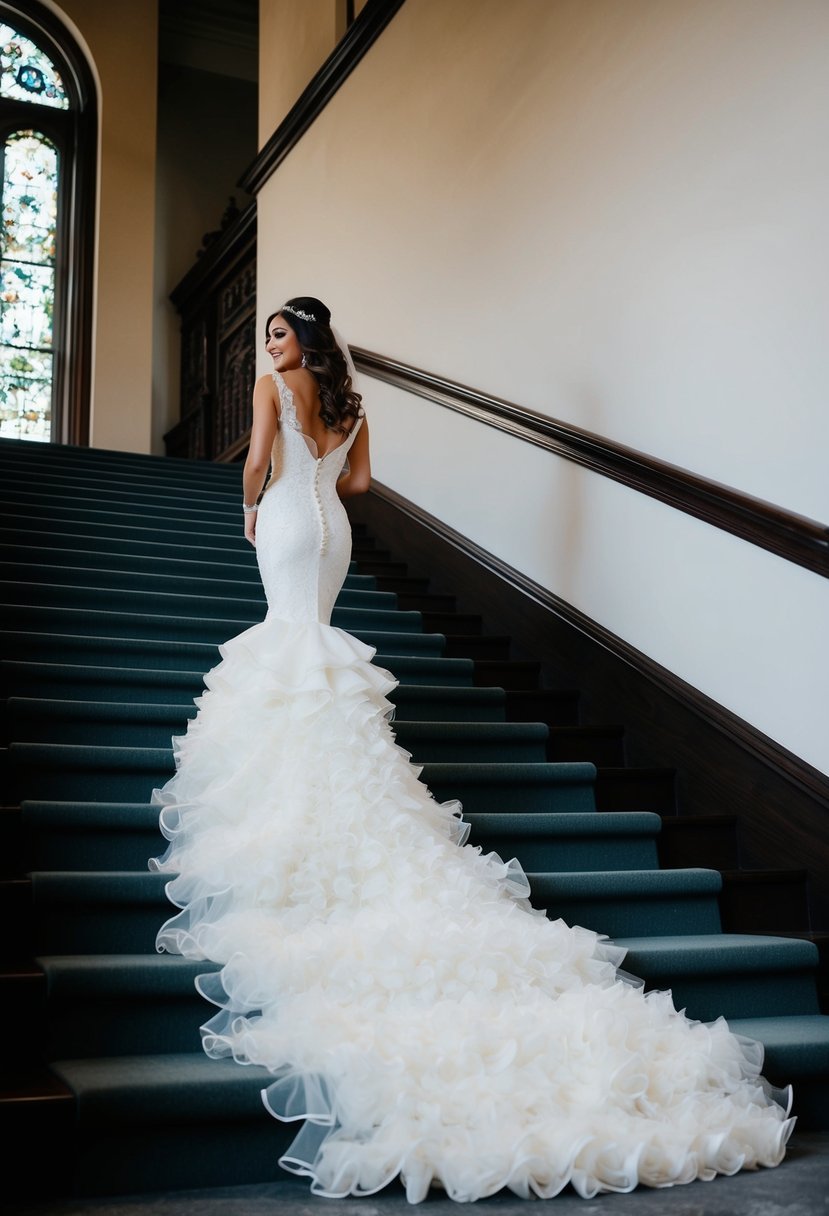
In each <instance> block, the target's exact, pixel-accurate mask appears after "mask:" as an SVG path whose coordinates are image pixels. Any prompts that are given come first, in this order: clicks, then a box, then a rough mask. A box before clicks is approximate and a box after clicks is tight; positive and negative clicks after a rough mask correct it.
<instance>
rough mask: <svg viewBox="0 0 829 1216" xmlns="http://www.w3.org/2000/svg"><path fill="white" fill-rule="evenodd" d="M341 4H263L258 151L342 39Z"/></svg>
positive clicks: (325, 0) (307, 0) (277, 0)
mask: <svg viewBox="0 0 829 1216" xmlns="http://www.w3.org/2000/svg"><path fill="white" fill-rule="evenodd" d="M341 8H342V5H341V3H340V0H259V147H260V148H261V147H263V145H264V144H266V143H267V142H268V140H269V139H270V137H271V136H272V135H273V133H274V131H275V130H276V128H277V127H278V126H279V124H280V123H281V122H282V119H283V118H284V117H285V115H286V114H287V113H288V111H289V110H290V108H291V106H292V105H293V104H294V102H295V101H296V100H297V98H298V97H299V95H300V93H301V92H302V91H303V89H304V88H305V86H306V85H307V84H308V82H309V81H310V79H311V77H312V76H313V75H314V74H315V73H316V72H317V71H319V69H320V68H321V67H322V65H323V63H324V62H325V60H326V59H327V58H328V56H329V55H330V54H331V52H332V51H333V49H334V47H335V46H336V44H337V41H338V38H339V36H340V34H341V33H342V12H341Z"/></svg>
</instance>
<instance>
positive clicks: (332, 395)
mask: <svg viewBox="0 0 829 1216" xmlns="http://www.w3.org/2000/svg"><path fill="white" fill-rule="evenodd" d="M286 309H288V310H291V311H285V310H286ZM299 314H303V315H299ZM274 317H282V319H283V321H284V322H285V324H286V325H287V326H288V328H289V329H291V330H292V331H293V333H294V334H295V335H296V339H297V341H298V342H299V345H300V346H301V347H302V353H303V354H304V356H305V367H306V369H307V370H308V371H309V372H310V373H311V375H312V376H313V377H314V379H315V380H316V382H317V384H318V386H319V394H320V414H319V416H320V418H321V419H322V420H323V422H324V423H325V425H326V426H327V427H330V428H331V429H332V430H335V431H340V432H342V433H344V434H345V433H347V431H348V429H349V428H348V427H346V426H345V425H344V423H345V421H346V419H348V418H351V419H356V418H359V416H360V413H361V410H360V402H361V401H362V396H361V395H360V393H358V392H356V391H355V389H354V386H353V384H352V381H351V375H350V373H349V370H348V364H347V363H346V361H345V355H344V354H343V352H342V351H341V350H340V347H339V344H338V342H337V339H336V338H335V337H334V334H333V332H332V329H331V309H330V308H326V306H325V305H324V304H323V302H322V300H317V299H316V298H315V297H314V296H293V297H292V298H291V299H290V300H286V301H285V303H284V304H283V305H282V308H278V309H277V310H276V312H272V313H271V315H270V316H269V317H268V319H267V321H266V322H265V340H266V341H267V339H268V336H269V333H270V326H271V321H272V320H273V319H274ZM352 425H353V423H352Z"/></svg>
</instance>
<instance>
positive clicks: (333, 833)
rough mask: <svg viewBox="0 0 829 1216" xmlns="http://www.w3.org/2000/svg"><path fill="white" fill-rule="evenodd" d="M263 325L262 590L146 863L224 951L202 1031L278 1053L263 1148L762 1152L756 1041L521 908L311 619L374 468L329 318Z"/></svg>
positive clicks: (482, 1167)
mask: <svg viewBox="0 0 829 1216" xmlns="http://www.w3.org/2000/svg"><path fill="white" fill-rule="evenodd" d="M266 344H267V351H268V353H269V355H270V356H271V358H272V359H273V367H274V370H273V375H272V376H271V375H267V376H263V377H261V378H260V379H259V380H258V381H257V383H256V387H255V391H254V399H253V429H252V434H251V441H250V449H249V454H248V457H247V460H246V463H245V469H244V481H243V490H244V508H243V509H244V512H245V516H244V519H245V535H246V536H247V537H248V539H249V540H250V541H251V543H253V544H254V545H255V546H256V554H257V560H258V564H259V569H260V571H261V576H262V582H263V584H264V588H265V592H266V595H267V601H268V611H267V615H266V617H265V619H264V620H263V621H262V622H261V623H260V624H257V625H254V626H253V627H252V628H250V629H247V630H245V631H244V632H243V633H241V634H239V635H238V636H237V637H235V638H232V639H230V640H229V641H228V642H226V643H224V645H223V646H221V647H220V655H221V661H220V662H219V663H218V665H217V666H215V667H214V668H213V669H212V671H210V672H208V674H207V676H206V677H205V686H206V690H205V692H204V693H203V695H202V696H201V697H200V698H198V699H197V702H196V705H197V708H198V713H197V716H196V717H195V718H194V719H193V720H192V721H191V723H190V724H189V727H188V730H187V732H186V734H185V735H183V736H181V737H179V738H176V739H174V741H173V743H174V750H175V762H176V772H175V775H174V776H173V777H172V778H171V779H170V780H169V781H168V782H167V783H166V785H164V787H163V788H162V789H159V790H155V791H154V792H153V798H154V801H155V802H156V803H157V805H159V807H160V826H161V830H162V832H163V833H164V836H165V837H166V838H167V840H168V841H169V847H168V848H167V850H166V852H165V853H164V855H163V856H161V857H158V858H152V859H151V860H150V863H149V864H150V867H151V868H152V869H155V870H158V871H161V872H163V873H166V874H169V875H170V876H171V877H170V881H169V883H168V884H167V893H168V896H169V899H170V901H171V903H172V904H174V905H175V906H176V907H177V908H179V909H180V911H179V912H178V913H177V914H176V915H174V916H173V917H172V918H171V919H170V920H168V921H167V922H166V924H164V925H163V926H162V928H161V930H160V931H159V934H158V941H157V945H158V949H159V950H161V951H169V952H170V953H173V954H180V955H184V956H186V957H187V958H191V959H205V960H211V961H213V962H214V963H216V964H219V965H220V970H218V971H215V972H213V973H211V974H207V975H204V976H202V977H201V978H200V980H199V981H198V988H199V991H200V992H201V994H202V995H203V996H204V997H205V998H206V999H207V1001H209V1002H212V1003H213V1004H214V1005H215V1006H216V1007H217V1009H218V1012H216V1013H215V1015H214V1016H213V1017H211V1018H210V1020H209V1021H207V1022H206V1023H205V1025H204V1026H203V1027H202V1039H203V1045H204V1049H205V1051H206V1052H207V1053H208V1055H210V1056H216V1057H218V1056H233V1057H234V1058H235V1059H236V1060H238V1061H239V1062H240V1063H253V1064H259V1065H264V1066H265V1067H266V1068H267V1069H269V1070H270V1072H271V1073H272V1074H273V1081H272V1083H270V1084H269V1085H268V1086H267V1088H266V1089H265V1090H263V1099H264V1102H265V1105H266V1107H267V1108H268V1110H269V1111H270V1112H271V1113H272V1114H273V1115H274V1116H275V1117H276V1118H277V1119H282V1120H298V1121H301V1123H302V1126H301V1129H300V1131H299V1134H298V1135H297V1137H296V1138H295V1140H294V1142H293V1143H292V1145H291V1147H290V1149H289V1150H288V1151H287V1153H285V1154H284V1155H283V1157H282V1158H281V1159H280V1164H281V1165H282V1166H283V1167H284V1168H285V1169H286V1170H290V1171H293V1172H295V1173H298V1174H304V1175H306V1176H308V1177H310V1178H311V1179H312V1186H311V1189H312V1191H313V1192H314V1193H315V1194H317V1195H323V1196H328V1197H332V1198H338V1197H344V1196H348V1195H369V1194H372V1193H373V1192H376V1191H378V1190H380V1189H381V1188H383V1187H384V1186H386V1185H387V1184H388V1183H389V1182H391V1181H392V1180H393V1179H395V1178H398V1177H399V1178H400V1180H401V1181H402V1183H403V1184H404V1186H405V1188H406V1195H407V1198H408V1199H409V1201H410V1202H412V1203H417V1202H420V1201H421V1200H423V1199H424V1198H425V1197H426V1195H427V1193H428V1191H429V1188H430V1186H433V1185H438V1186H441V1187H443V1188H444V1189H445V1191H446V1193H447V1194H448V1195H449V1196H450V1197H451V1198H452V1199H454V1200H458V1201H470V1200H475V1199H478V1198H481V1197H483V1196H486V1195H492V1194H494V1193H495V1192H497V1191H499V1190H501V1189H503V1188H509V1189H510V1190H512V1191H513V1192H515V1193H516V1194H517V1195H520V1196H522V1197H532V1196H541V1197H550V1196H553V1195H556V1194H557V1193H558V1192H560V1191H561V1190H562V1189H563V1188H564V1187H565V1186H567V1185H568V1184H570V1185H571V1186H572V1187H573V1188H574V1189H575V1190H576V1191H577V1192H578V1193H579V1194H580V1195H582V1196H585V1197H592V1196H593V1195H595V1194H596V1193H597V1192H600V1191H630V1190H633V1189H634V1187H636V1186H637V1185H645V1186H654V1187H655V1186H670V1185H673V1184H676V1183H687V1182H690V1181H692V1180H693V1179H706V1180H708V1179H711V1178H713V1177H714V1176H715V1175H717V1174H733V1173H736V1172H737V1171H738V1170H740V1169H752V1168H756V1167H758V1166H774V1165H777V1164H779V1162H780V1161H781V1160H782V1159H783V1156H784V1152H785V1146H786V1142H787V1140H788V1138H789V1135H790V1134H791V1131H792V1128H793V1124H794V1119H792V1118H790V1117H788V1112H789V1109H790V1107H791V1093H790V1091H788V1090H787V1091H785V1092H783V1093H780V1092H776V1091H773V1090H772V1089H771V1087H770V1086H769V1085H768V1083H767V1082H766V1081H765V1080H764V1078H763V1077H762V1076H761V1067H762V1059H763V1054H762V1046H761V1045H760V1044H758V1043H755V1042H753V1041H751V1040H747V1039H744V1038H738V1037H737V1036H735V1035H734V1034H732V1033H731V1032H730V1030H729V1028H728V1026H727V1024H726V1023H725V1021H724V1020H723V1019H719V1020H718V1021H716V1022H714V1023H710V1024H709V1023H702V1022H695V1021H692V1020H690V1019H688V1018H687V1017H686V1016H685V1014H684V1013H683V1012H681V1011H677V1010H676V1009H675V1008H674V1005H673V1003H672V1000H671V996H670V993H669V992H651V993H647V994H645V992H644V990H643V985H642V983H641V981H639V980H637V979H636V978H635V977H633V976H631V975H628V974H626V973H625V972H624V971H622V970H620V964H621V962H622V960H623V953H624V952H623V951H622V950H621V949H619V948H618V947H614V946H613V945H612V944H611V943H610V942H609V941H608V940H607V939H606V938H604V937H601V936H600V935H597V934H596V933H594V932H592V931H589V930H587V929H584V928H580V927H570V926H568V925H566V924H565V923H564V922H563V921H561V920H554V921H551V920H548V919H547V917H546V915H545V913H544V912H543V911H540V910H537V909H535V908H533V907H532V906H531V904H530V901H529V898H528V897H529V886H528V883H527V880H526V877H525V876H524V873H523V871H522V870H521V868H520V866H519V864H518V862H517V861H515V860H512V861H509V862H506V863H505V862H504V861H502V859H501V858H500V857H498V856H497V855H496V854H494V853H487V854H485V853H483V852H482V851H481V849H480V848H479V847H476V846H473V845H469V844H465V843H464V842H465V839H466V835H467V832H468V825H466V824H465V823H464V822H463V819H462V808H461V806H460V804H459V803H458V802H443V803H440V802H438V801H437V800H436V799H435V798H434V797H433V795H432V794H431V793H430V791H429V790H428V789H427V788H426V786H425V785H424V784H423V783H422V782H421V781H420V780H419V774H420V771H421V770H420V769H419V768H418V767H417V766H416V765H414V764H413V763H412V761H411V757H410V755H409V753H407V752H405V751H404V750H402V749H401V748H400V747H399V746H398V745H397V744H396V742H395V736H394V732H393V728H392V725H391V723H392V716H393V706H392V704H391V702H390V701H389V700H388V694H389V693H390V692H391V691H392V689H394V688H395V686H396V681H395V679H394V677H393V676H392V675H391V674H390V673H389V672H387V671H384V670H383V669H382V668H380V667H378V666H375V665H374V664H373V663H372V658H373V657H374V654H375V651H374V649H372V648H371V647H369V646H367V645H365V644H363V643H362V642H360V641H359V640H358V639H356V638H354V637H352V636H351V635H350V634H348V633H345V632H344V631H343V630H341V629H337V628H334V627H332V626H331V625H330V624H329V621H330V618H331V612H332V609H333V607H334V602H335V600H336V597H337V594H338V592H339V590H340V588H341V586H342V584H343V581H344V579H345V576H346V573H347V570H348V566H349V560H350V556H351V535H350V529H349V524H348V517H347V515H346V511H345V508H344V507H343V505H342V499H344V498H346V497H347V496H349V495H351V494H359V493H362V492H364V491H365V490H367V489H368V486H369V478H370V465H369V437H368V422H367V420H366V417H365V415H364V412H363V409H362V405H361V397H360V394H359V393H358V392H357V389H356V376H355V373H354V367H353V363H352V361H351V357H350V354H349V351H348V347H347V346H346V344H345V342H344V341H343V340H342V339H341V338H340V337H339V335H338V334H337V332H336V331H335V330H332V327H331V316H330V312H329V310H328V309H327V308H326V307H325V305H324V304H323V303H322V302H321V301H320V300H317V299H314V298H310V297H299V298H294V299H291V300H289V301H288V302H287V303H286V304H284V305H283V306H282V308H281V309H280V310H279V311H278V312H277V313H275V314H273V315H272V316H271V317H269V318H268V321H267V325H266ZM269 468H270V476H269V477H268V480H267V483H266V484H265V479H266V476H267V474H268V469H269ZM263 485H264V489H263Z"/></svg>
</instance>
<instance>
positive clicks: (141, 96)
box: [50, 0, 158, 452]
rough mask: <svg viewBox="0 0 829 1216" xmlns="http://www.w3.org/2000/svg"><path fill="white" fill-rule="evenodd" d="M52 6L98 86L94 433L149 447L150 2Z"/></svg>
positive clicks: (129, 447) (153, 27)
mask: <svg viewBox="0 0 829 1216" xmlns="http://www.w3.org/2000/svg"><path fill="white" fill-rule="evenodd" d="M50 7H51V8H52V9H53V10H54V11H55V13H56V14H57V15H58V16H59V17H61V19H62V20H64V21H65V22H66V24H67V26H68V27H69V29H70V30H71V31H72V33H73V34H74V36H75V38H76V39H77V41H78V42H79V43H80V45H81V46H82V47H83V48H84V49H85V50H86V52H87V54H88V57H89V59H90V63H91V65H92V68H93V71H94V73H95V75H96V78H97V81H98V87H99V96H98V106H99V109H98V116H99V182H98V219H97V241H96V267H95V320H94V353H93V383H92V434H91V438H90V442H91V443H92V444H93V445H94V446H95V447H103V448H114V449H119V450H124V451H136V452H147V451H149V449H150V429H151V387H152V386H151V381H152V327H153V230H154V210H155V138H156V63H157V55H158V45H157V43H158V35H157V6H156V4H154V3H153V2H152V0H119V2H118V4H117V5H116V4H112V3H111V2H110V0H62V2H61V4H60V5H58V4H54V3H50Z"/></svg>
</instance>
